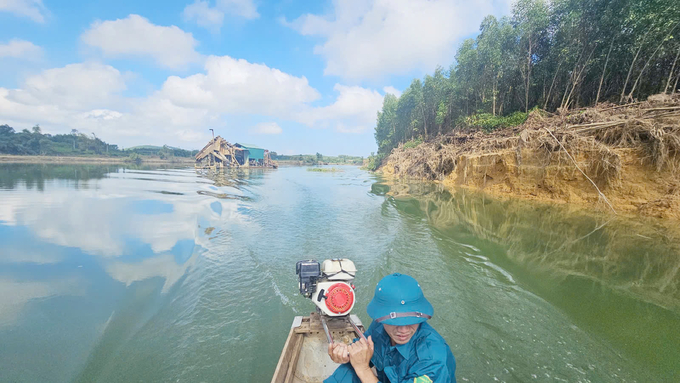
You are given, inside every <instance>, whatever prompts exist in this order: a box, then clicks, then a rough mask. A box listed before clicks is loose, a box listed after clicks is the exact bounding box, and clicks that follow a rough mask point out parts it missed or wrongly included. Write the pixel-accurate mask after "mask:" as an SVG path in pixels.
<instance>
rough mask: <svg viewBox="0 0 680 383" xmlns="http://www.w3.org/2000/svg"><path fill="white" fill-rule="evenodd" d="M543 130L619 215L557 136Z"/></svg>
mask: <svg viewBox="0 0 680 383" xmlns="http://www.w3.org/2000/svg"><path fill="white" fill-rule="evenodd" d="M543 129H545V131H546V132H548V134H550V135H551V136H552V138H554V139H555V141H557V143H558V144H559V145H560V147H561V148H562V150H564V152H565V153H567V156H569V159H571V161H572V162H573V163H574V166H576V169H578V170H579V171H580V172H581V174H583V176H584V177H586V178H587V179H588V181H590V183H591V184H593V186H594V187H595V189H596V190H597V192H598V193H599V194H600V197H602V199H604V202H606V203H607V205H609V208H610V209H612V211H613V212H614V214H617V213H616V210H615V209H614V207H613V206H612V204H611V203H609V200H608V199H607V197H606V196H605V195H604V193H602V192H601V191H600V188H599V187H597V185H596V184H595V182H593V180H591V179H590V177H588V175H587V174H586V173H585V172H584V171H583V170H581V168H580V167H579V166H578V164H577V163H576V160H575V159H574V157H572V156H571V154H569V151H567V149H566V148H565V147H564V145H562V142H560V140H558V139H557V137H555V135H554V134H552V132H551V131H549V130H548V129H547V128H543Z"/></svg>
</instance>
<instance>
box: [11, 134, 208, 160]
mask: <svg viewBox="0 0 680 383" xmlns="http://www.w3.org/2000/svg"><path fill="white" fill-rule="evenodd" d="M196 153H198V151H197V150H194V151H190V150H184V149H179V148H173V147H170V146H167V145H165V146H149V145H147V146H136V147H133V148H128V149H121V148H119V147H118V145H115V144H109V143H107V142H105V141H103V140H101V139H100V138H99V137H97V136H95V135H94V133H93V134H92V135H91V136H89V135H87V134H84V133H80V132H78V131H77V130H76V129H73V130H71V133H70V134H55V135H51V134H44V133H43V132H42V130H41V129H40V126H39V125H36V126H34V127H33V128H32V129H31V130H28V129H24V130H22V131H20V132H16V131H15V130H14V128H12V127H11V126H9V125H0V154H11V155H34V156H64V157H66V156H85V157H95V156H96V157H118V158H125V157H127V160H128V161H130V162H133V163H139V162H141V160H142V159H143V158H144V156H154V157H159V158H160V159H162V160H172V159H173V158H174V157H186V158H189V157H193V156H194V155H196Z"/></svg>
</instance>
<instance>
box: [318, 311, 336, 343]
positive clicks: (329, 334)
mask: <svg viewBox="0 0 680 383" xmlns="http://www.w3.org/2000/svg"><path fill="white" fill-rule="evenodd" d="M319 317H320V319H321V325H322V326H323V331H324V332H325V333H326V339H328V344H333V337H332V336H331V332H330V331H328V325H327V324H326V318H324V317H323V315H320V316H319Z"/></svg>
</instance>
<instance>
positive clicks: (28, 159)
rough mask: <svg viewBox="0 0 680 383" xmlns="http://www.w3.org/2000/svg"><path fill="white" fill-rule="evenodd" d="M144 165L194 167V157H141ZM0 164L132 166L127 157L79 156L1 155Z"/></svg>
mask: <svg viewBox="0 0 680 383" xmlns="http://www.w3.org/2000/svg"><path fill="white" fill-rule="evenodd" d="M141 158H142V164H154V165H193V164H194V159H193V157H174V158H173V159H171V160H164V159H160V158H158V157H145V156H141ZM0 164H120V165H125V164H132V163H131V162H129V160H128V158H127V157H78V156H64V157H62V156H17V155H12V154H0Z"/></svg>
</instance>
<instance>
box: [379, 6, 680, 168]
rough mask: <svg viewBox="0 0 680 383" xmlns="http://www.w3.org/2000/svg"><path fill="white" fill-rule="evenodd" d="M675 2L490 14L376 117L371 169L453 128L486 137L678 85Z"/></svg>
mask: <svg viewBox="0 0 680 383" xmlns="http://www.w3.org/2000/svg"><path fill="white" fill-rule="evenodd" d="M679 56H680V2H678V1H677V0H552V1H546V0H519V1H517V2H516V3H515V5H514V7H513V11H512V15H511V16H510V17H504V18H501V19H500V20H498V19H496V18H495V17H494V16H487V17H486V18H485V19H484V21H483V22H482V23H481V25H480V34H479V35H478V36H477V38H476V39H468V40H466V41H464V42H463V43H462V45H461V46H460V47H459V49H458V52H457V54H456V62H455V63H454V64H452V65H451V66H450V68H449V69H448V70H445V69H443V68H441V67H439V68H437V69H436V70H435V72H434V73H433V74H432V75H428V76H425V78H424V79H423V80H421V79H415V80H413V82H412V83H411V85H410V86H409V87H408V88H407V89H406V90H405V91H404V92H403V94H402V95H401V96H400V97H396V96H394V95H391V94H388V95H386V96H385V99H384V102H383V107H382V110H381V111H380V112H379V113H378V118H377V125H376V128H375V139H376V143H377V144H378V152H377V154H373V155H372V156H371V157H369V159H368V165H367V166H368V168H369V169H375V168H377V167H378V166H379V165H380V163H381V162H382V160H383V159H384V157H385V156H386V155H387V154H389V153H390V152H391V151H392V149H394V148H397V147H398V146H399V145H402V144H403V145H404V146H407V145H412V144H410V143H414V142H417V141H418V140H420V141H428V140H430V139H431V138H433V137H436V136H439V135H445V134H448V133H451V132H453V131H469V130H484V131H486V132H491V131H494V130H496V129H499V128H505V127H511V126H516V125H518V124H521V123H522V122H524V120H526V118H527V113H528V112H529V110H530V109H531V108H532V107H538V108H540V109H543V110H547V111H549V112H554V111H557V110H567V109H575V108H580V107H584V106H591V105H595V104H597V103H598V102H603V101H610V102H615V103H624V102H628V101H631V100H634V99H645V98H646V97H648V96H649V95H652V94H656V93H660V92H661V93H671V92H673V91H675V90H677V89H678V80H679V79H680V62H679V61H680V60H678V57H679Z"/></svg>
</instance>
